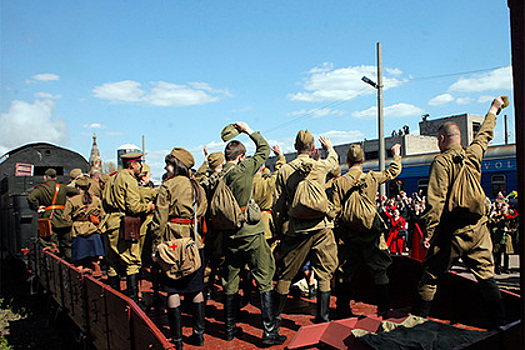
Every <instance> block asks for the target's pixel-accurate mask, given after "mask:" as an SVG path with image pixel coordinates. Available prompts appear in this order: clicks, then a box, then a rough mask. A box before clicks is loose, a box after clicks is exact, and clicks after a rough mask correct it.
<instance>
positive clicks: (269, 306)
mask: <svg viewBox="0 0 525 350" xmlns="http://www.w3.org/2000/svg"><path fill="white" fill-rule="evenodd" d="M272 294H273V292H272V291H267V292H264V293H261V318H262V324H263V330H264V332H263V337H262V343H263V345H265V346H272V345H281V344H283V343H284V342H285V341H286V336H284V335H280V334H279V333H277V328H276V327H275V314H274V305H273V296H272Z"/></svg>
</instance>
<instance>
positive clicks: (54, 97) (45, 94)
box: [35, 92, 62, 100]
mask: <svg viewBox="0 0 525 350" xmlns="http://www.w3.org/2000/svg"><path fill="white" fill-rule="evenodd" d="M35 97H36V98H44V99H52V100H58V99H60V98H62V95H60V94H56V95H53V94H50V93H48V92H37V93H36V94H35Z"/></svg>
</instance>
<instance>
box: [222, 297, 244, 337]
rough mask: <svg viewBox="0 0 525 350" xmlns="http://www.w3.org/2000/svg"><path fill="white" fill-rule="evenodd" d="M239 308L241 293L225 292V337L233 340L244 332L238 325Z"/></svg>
mask: <svg viewBox="0 0 525 350" xmlns="http://www.w3.org/2000/svg"><path fill="white" fill-rule="evenodd" d="M238 309H239V295H238V294H237V293H236V294H224V320H225V322H226V335H225V339H226V340H227V341H231V340H233V339H234V338H238V337H239V336H240V335H241V334H242V329H241V328H240V327H237V324H236V320H237V315H236V314H237V310H238Z"/></svg>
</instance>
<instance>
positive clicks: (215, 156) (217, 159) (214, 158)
mask: <svg viewBox="0 0 525 350" xmlns="http://www.w3.org/2000/svg"><path fill="white" fill-rule="evenodd" d="M224 160H225V158H224V154H222V153H221V152H213V153H211V154H210V155H209V156H208V166H209V167H210V169H215V168H216V167H218V166H219V165H221V164H222V163H223V162H224Z"/></svg>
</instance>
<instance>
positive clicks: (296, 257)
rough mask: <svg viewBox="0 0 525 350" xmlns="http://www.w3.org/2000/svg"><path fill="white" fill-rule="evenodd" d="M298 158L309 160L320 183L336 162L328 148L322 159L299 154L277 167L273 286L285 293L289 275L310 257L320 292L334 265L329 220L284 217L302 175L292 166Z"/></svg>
mask: <svg viewBox="0 0 525 350" xmlns="http://www.w3.org/2000/svg"><path fill="white" fill-rule="evenodd" d="M302 162H304V163H312V169H313V170H312V171H315V172H316V174H319V175H320V180H321V181H322V182H323V183H322V185H323V187H324V186H325V182H324V179H325V178H326V175H327V174H328V173H329V172H331V171H334V170H335V169H337V167H338V166H339V162H338V156H337V153H336V152H335V150H334V149H333V148H332V149H330V150H329V151H328V156H327V158H326V159H322V160H319V161H316V160H314V159H312V158H310V156H309V155H305V154H300V155H298V156H297V158H296V159H294V160H293V161H291V162H290V163H288V164H285V165H283V166H282V168H281V169H280V170H279V174H278V176H277V181H276V185H275V191H274V196H273V210H272V214H273V216H274V220H275V225H276V229H277V230H278V231H280V232H283V233H284V239H283V241H282V245H281V252H280V256H279V261H278V277H277V280H278V281H277V286H276V290H277V292H278V293H280V294H288V292H289V289H290V285H291V282H292V280H293V278H294V277H295V275H296V274H297V272H298V271H299V269H300V268H301V267H302V266H303V265H304V263H305V260H306V258H307V257H310V259H311V260H310V262H311V266H312V269H313V271H314V273H315V276H316V278H317V280H318V281H319V290H320V291H321V292H327V291H329V290H330V280H331V279H332V276H333V273H334V271H335V269H336V268H337V265H338V260H337V245H336V242H335V238H334V233H333V227H334V223H333V221H332V220H330V219H329V218H328V217H326V216H325V217H323V218H319V219H315V220H299V219H295V218H288V210H289V208H290V206H291V203H292V201H293V198H294V195H295V191H296V189H297V185H298V184H299V182H301V181H302V180H303V179H304V175H303V174H302V173H301V172H299V171H295V170H294V169H295V168H294V166H297V165H299V164H300V163H302ZM286 222H289V225H288V228H286V224H285V223H286Z"/></svg>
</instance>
